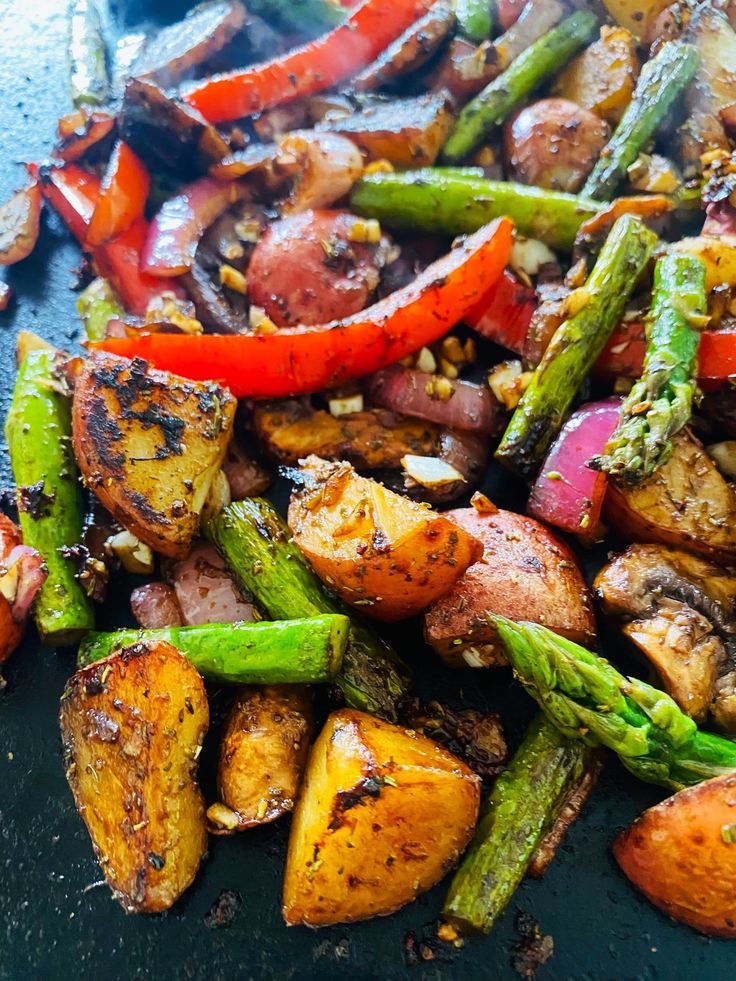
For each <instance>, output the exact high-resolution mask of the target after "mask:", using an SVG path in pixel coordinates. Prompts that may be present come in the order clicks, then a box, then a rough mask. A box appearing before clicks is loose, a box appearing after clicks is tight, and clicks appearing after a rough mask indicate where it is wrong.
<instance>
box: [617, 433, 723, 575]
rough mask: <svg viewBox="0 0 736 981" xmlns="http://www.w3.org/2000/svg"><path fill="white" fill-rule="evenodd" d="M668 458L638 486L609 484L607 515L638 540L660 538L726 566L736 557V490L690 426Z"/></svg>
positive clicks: (664, 541)
mask: <svg viewBox="0 0 736 981" xmlns="http://www.w3.org/2000/svg"><path fill="white" fill-rule="evenodd" d="M673 445H674V450H673V453H672V456H671V457H670V459H669V460H668V461H667V462H666V463H665V464H663V466H661V467H660V468H659V469H658V470H657V471H656V473H654V474H653V475H652V476H651V477H649V479H648V480H645V481H644V483H642V484H640V485H639V486H638V487H624V486H618V485H615V484H614V483H613V482H610V483H609V486H608V492H607V493H606V503H605V516H606V520H607V523H609V524H611V525H612V526H613V527H614V528H615V529H616V531H617V532H619V534H621V535H623V536H624V537H626V538H627V539H629V540H631V541H635V542H662V543H663V544H665V545H674V546H676V547H679V548H684V549H686V550H689V551H691V552H700V553H701V554H703V555H708V556H710V557H711V558H713V559H715V560H716V561H719V562H723V563H725V564H726V565H728V564H733V562H734V560H735V559H736V493H734V491H733V489H732V487H731V485H730V484H728V483H726V481H725V480H724V478H723V477H722V476H721V474H720V473H719V471H718V469H717V468H716V465H715V463H714V462H713V460H711V458H710V457H709V456H708V454H707V453H706V452H705V450H704V449H703V448H702V446H701V445H700V443H699V442H698V441H697V440H696V439H695V438H694V436H693V435H692V434H691V433H690V432H688V431H687V430H683V431H682V432H681V433H679V434H678V435H677V436H676V437H675V438H674V440H673Z"/></svg>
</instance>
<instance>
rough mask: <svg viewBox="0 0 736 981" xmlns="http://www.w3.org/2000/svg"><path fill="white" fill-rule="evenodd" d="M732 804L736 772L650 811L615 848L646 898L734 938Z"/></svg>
mask: <svg viewBox="0 0 736 981" xmlns="http://www.w3.org/2000/svg"><path fill="white" fill-rule="evenodd" d="M735 803H736V774H733V773H727V774H724V775H723V776H719V777H714V778H713V779H712V780H708V781H706V783H701V784H700V785H699V786H697V787H688V788H687V789H686V790H681V791H680V793H679V794H675V796H674V797H670V798H669V799H668V800H665V801H662V803H661V804H657V805H656V806H655V807H650V808H649V810H648V811H645V812H644V813H643V814H642V815H641V817H639V818H637V820H636V821H635V822H634V823H633V824H632V826H631V827H630V828H629V829H628V830H627V831H623V832H622V833H621V834H620V835H619V836H618V837H617V838H616V841H615V842H614V845H613V854H614V855H615V857H616V861H617V862H618V864H619V865H620V866H621V869H622V870H623V872H624V873H625V875H627V876H628V877H629V879H630V880H631V881H632V882H633V883H634V885H635V886H636V887H637V889H641V891H642V892H643V893H644V895H645V896H646V897H647V899H649V900H651V902H653V903H654V905H655V906H658V907H659V908H660V909H661V910H663V912H665V913H667V914H668V915H669V916H673V917H674V918H675V919H676V920H679V921H680V922H681V923H687V925H688V926H691V927H694V928H695V929H696V930H700V932H701V933H706V934H708V935H710V936H716V937H734V936H736V925H735V924H736V900H735V899H734V893H733V879H734V875H736V849H734V847H733V840H734V831H735V829H734V820H733V815H734V804H735Z"/></svg>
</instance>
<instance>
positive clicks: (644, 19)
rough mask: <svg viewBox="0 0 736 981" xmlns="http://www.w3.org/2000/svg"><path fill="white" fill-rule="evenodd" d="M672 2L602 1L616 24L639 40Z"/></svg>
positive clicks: (662, 0)
mask: <svg viewBox="0 0 736 981" xmlns="http://www.w3.org/2000/svg"><path fill="white" fill-rule="evenodd" d="M671 4H672V0H603V6H604V7H605V8H606V10H607V11H608V13H609V14H610V15H611V17H613V19H614V20H615V21H616V23H618V24H620V25H621V26H622V27H625V28H626V29H627V30H629V31H631V33H632V34H633V35H634V37H635V38H637V40H641V39H642V38H644V37H645V36H646V35H647V32H648V31H649V29H650V28H651V26H652V24H654V22H655V20H656V19H657V17H659V15H660V14H661V13H662V11H663V10H664V9H665V8H666V7H669V6H670V5H671Z"/></svg>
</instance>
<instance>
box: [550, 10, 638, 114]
mask: <svg viewBox="0 0 736 981" xmlns="http://www.w3.org/2000/svg"><path fill="white" fill-rule="evenodd" d="M638 75H639V60H638V58H637V56H636V42H635V41H634V38H633V37H632V36H631V33H630V32H629V31H627V30H626V28H625V27H602V28H601V36H600V39H599V40H598V41H595V42H594V43H593V44H591V45H590V46H589V47H588V48H586V49H585V51H583V53H582V54H581V55H578V57H577V58H576V59H575V60H574V61H573V62H571V64H570V65H569V67H567V68H566V69H565V70H564V71H563V72H562V74H561V75H560V76H559V78H558V79H557V81H556V83H555V85H554V91H555V93H556V94H557V95H561V96H562V97H563V98H565V99H572V101H573V102H577V104H578V105H580V106H582V107H583V108H584V109H590V110H591V112H594V113H595V114H596V115H597V116H600V117H601V119H605V120H606V122H607V123H610V124H611V126H615V125H616V123H618V121H619V120H620V119H621V117H622V116H623V114H624V111H625V109H626V107H627V106H628V104H629V102H631V96H632V95H633V94H634V86H635V85H636V79H637V77H638Z"/></svg>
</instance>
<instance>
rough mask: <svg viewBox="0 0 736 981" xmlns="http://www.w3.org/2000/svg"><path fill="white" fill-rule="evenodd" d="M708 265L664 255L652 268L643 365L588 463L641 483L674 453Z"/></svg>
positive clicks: (692, 381) (687, 399) (686, 415)
mask: <svg viewBox="0 0 736 981" xmlns="http://www.w3.org/2000/svg"><path fill="white" fill-rule="evenodd" d="M706 308H707V299H706V295H705V264H704V263H703V261H702V260H701V259H698V258H697V257H696V256H691V255H675V254H674V253H673V254H671V255H666V256H663V258H661V259H660V260H659V261H658V262H657V265H656V266H655V269H654V293H653V295H652V310H651V315H650V317H649V320H648V321H647V327H646V331H647V350H646V356H645V358H644V369H643V372H642V376H641V378H640V379H639V381H638V382H637V383H636V384H635V385H634V387H633V388H632V389H631V391H630V392H629V394H628V395H627V397H626V398H625V399H624V403H623V405H622V406H621V416H620V418H619V422H618V426H617V428H616V429H615V430H614V432H613V434H612V436H611V438H610V440H609V441H608V444H607V445H606V448H605V451H604V453H603V455H602V456H599V457H594V459H593V460H591V461H590V466H591V467H593V468H594V469H596V470H603V471H604V472H605V473H608V474H611V476H613V477H617V478H619V479H620V480H623V481H625V482H626V483H629V484H638V483H641V481H642V480H644V479H645V478H646V477H649V476H651V474H653V473H654V471H655V470H656V469H657V467H659V466H661V465H662V464H663V463H665V462H666V461H667V460H668V459H669V458H670V456H671V455H672V442H671V440H672V437H673V436H675V435H676V434H677V433H678V432H679V431H680V430H681V429H682V427H683V426H685V425H687V423H688V422H689V421H690V414H691V411H692V403H693V393H694V391H695V387H696V375H697V360H698V344H699V343H700V332H699V330H698V327H702V326H703V323H704V321H705V320H706V319H707V318H706Z"/></svg>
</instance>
